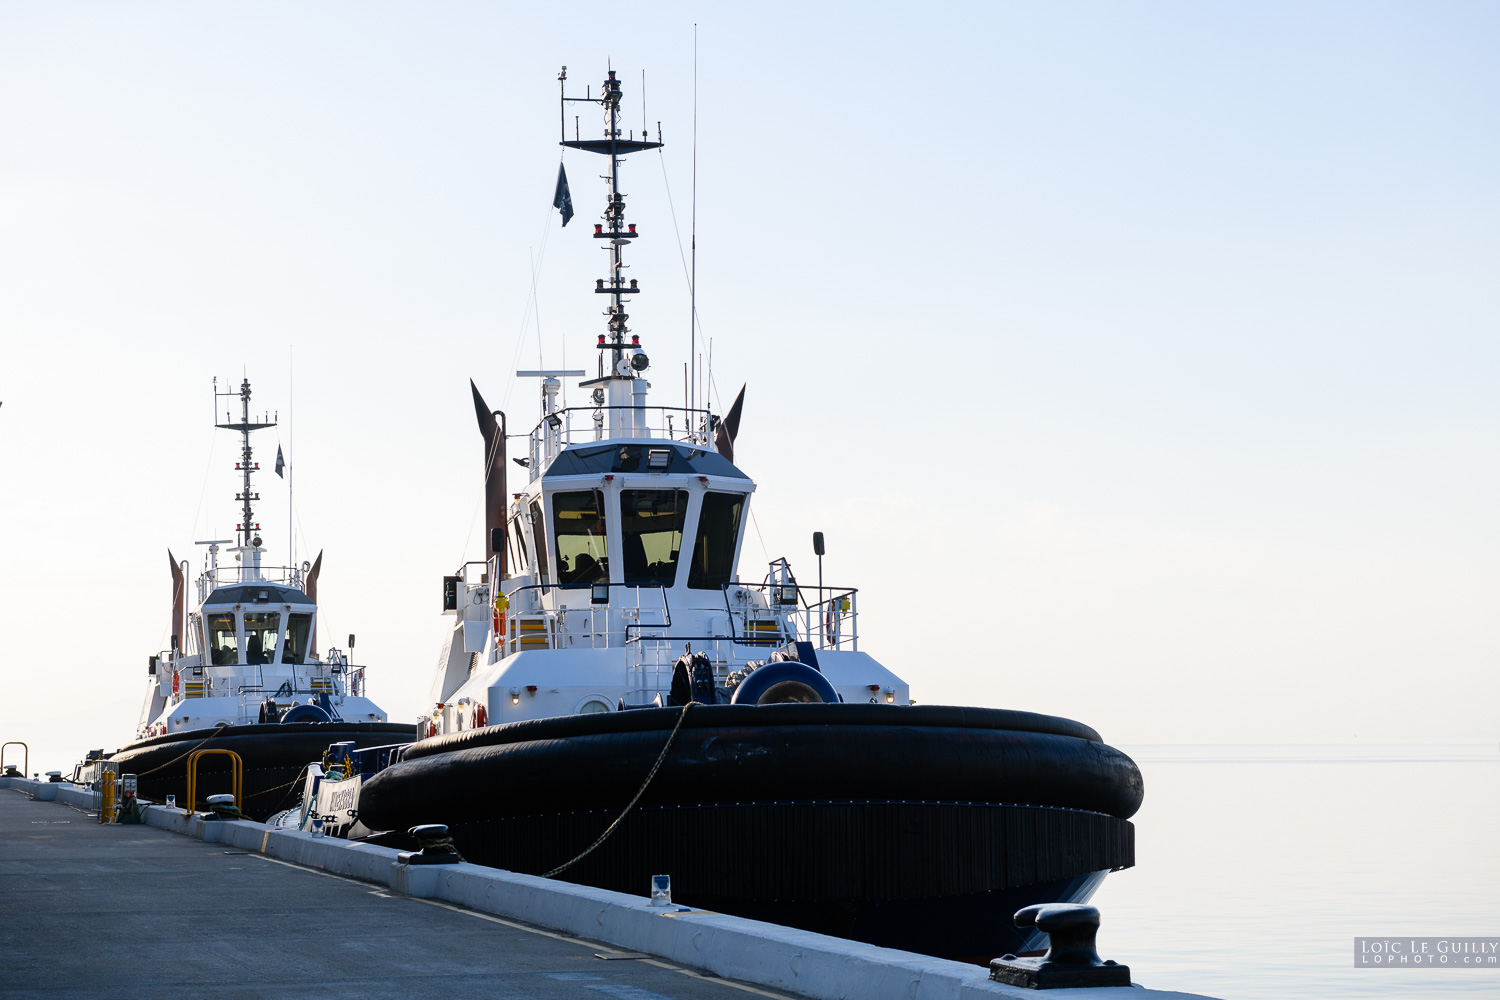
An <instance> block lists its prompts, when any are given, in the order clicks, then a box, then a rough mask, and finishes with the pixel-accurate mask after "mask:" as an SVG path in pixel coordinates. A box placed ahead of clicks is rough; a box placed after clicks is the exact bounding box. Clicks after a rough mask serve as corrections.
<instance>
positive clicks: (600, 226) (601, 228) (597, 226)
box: [594, 222, 635, 233]
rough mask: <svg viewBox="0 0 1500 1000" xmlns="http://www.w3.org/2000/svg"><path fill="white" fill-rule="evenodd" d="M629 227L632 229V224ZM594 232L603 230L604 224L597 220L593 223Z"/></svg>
mask: <svg viewBox="0 0 1500 1000" xmlns="http://www.w3.org/2000/svg"><path fill="white" fill-rule="evenodd" d="M631 228H632V229H633V228H635V227H634V226H632V227H631ZM594 232H596V233H602V232H604V226H603V225H601V224H600V223H597V222H596V223H594Z"/></svg>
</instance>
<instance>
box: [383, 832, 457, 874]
mask: <svg viewBox="0 0 1500 1000" xmlns="http://www.w3.org/2000/svg"><path fill="white" fill-rule="evenodd" d="M406 832H407V833H409V834H411V836H413V837H415V838H416V841H417V843H418V844H420V845H422V849H421V850H420V851H402V852H401V853H400V854H398V855H396V861H397V862H398V863H400V864H403V865H451V864H456V863H457V862H460V861H462V860H463V858H462V857H460V856H459V853H458V848H456V847H454V846H453V838H452V837H450V836H448V828H447V827H446V826H444V825H442V824H441V823H425V824H423V825H422V826H414V827H412V828H411V829H410V830H408V831H406Z"/></svg>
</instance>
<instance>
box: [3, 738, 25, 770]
mask: <svg viewBox="0 0 1500 1000" xmlns="http://www.w3.org/2000/svg"><path fill="white" fill-rule="evenodd" d="M6 747H20V748H21V777H23V778H24V777H26V776H27V775H28V774H30V773H31V747H29V746H27V745H26V744H25V743H22V742H21V741H20V740H11V741H10V742H9V743H6V744H5V745H4V746H0V773H3V772H4V771H5V748H6ZM11 766H12V767H14V766H15V765H11Z"/></svg>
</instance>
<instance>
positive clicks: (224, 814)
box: [203, 792, 245, 819]
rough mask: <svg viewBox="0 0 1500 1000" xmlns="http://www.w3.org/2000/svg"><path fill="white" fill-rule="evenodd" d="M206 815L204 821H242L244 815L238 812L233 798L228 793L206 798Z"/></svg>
mask: <svg viewBox="0 0 1500 1000" xmlns="http://www.w3.org/2000/svg"><path fill="white" fill-rule="evenodd" d="M208 810H209V811H208V815H206V816H204V817H203V818H204V819H244V818H245V814H244V813H242V812H240V811H239V808H238V807H236V806H235V804H234V796H233V795H232V794H230V793H229V792H223V793H221V794H219V795H210V796H209V797H208Z"/></svg>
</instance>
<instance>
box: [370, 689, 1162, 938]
mask: <svg viewBox="0 0 1500 1000" xmlns="http://www.w3.org/2000/svg"><path fill="white" fill-rule="evenodd" d="M678 717H679V712H678V710H676V709H665V710H644V711H634V712H625V713H618V714H612V715H609V716H603V717H600V716H584V717H571V718H560V719H548V720H539V721H536V722H525V723H515V724H510V725H505V726H496V727H492V728H490V729H483V730H473V731H469V732H466V733H462V734H455V735H452V736H447V737H441V738H438V739H433V740H425V741H422V742H420V743H416V744H413V745H412V746H410V747H408V748H407V749H406V751H405V752H404V753H403V756H402V760H401V762H399V763H397V764H395V765H393V766H391V767H389V768H387V769H385V770H383V771H381V772H380V773H378V774H376V775H374V776H373V777H371V778H370V779H369V780H368V781H367V782H366V783H365V785H364V788H363V789H362V792H361V795H360V803H359V815H360V821H361V823H362V824H363V825H364V826H366V827H368V828H369V829H372V830H386V831H397V832H399V831H402V830H405V829H407V828H409V827H411V826H415V825H418V824H421V823H445V824H447V825H448V827H449V830H450V833H451V835H452V836H453V838H454V841H455V843H456V844H457V846H458V848H459V850H460V851H461V852H462V853H463V855H464V856H465V858H467V859H468V860H470V861H474V862H477V863H480V864H486V865H491V866H494V867H499V868H505V869H509V870H511V871H519V872H527V873H531V874H543V873H546V872H548V871H550V870H552V869H554V868H556V867H558V866H559V865H562V864H564V863H565V862H567V861H569V860H570V859H572V858H574V857H575V856H576V855H578V854H579V853H581V852H584V851H585V850H586V849H587V848H588V847H589V845H590V844H592V843H593V842H594V841H595V839H596V838H597V837H598V836H599V835H600V834H601V833H602V832H603V831H604V830H605V829H606V828H608V826H609V825H610V823H611V822H613V821H614V820H615V818H616V817H617V816H619V815H620V813H621V811H622V810H624V809H625V807H626V806H627V805H628V804H629V802H630V801H631V799H632V798H633V797H634V796H635V795H636V793H637V791H638V790H640V788H641V786H642V784H643V782H644V781H645V779H646V777H647V775H648V774H649V773H650V772H651V770H652V767H653V765H654V764H655V762H656V760H657V759H658V757H659V756H660V755H661V751H662V748H663V746H664V745H665V743H666V739H667V737H668V735H669V734H670V733H671V731H672V727H673V726H674V725H675V724H676V723H677V721H678ZM1142 796H1143V786H1142V782H1141V776H1140V771H1139V770H1138V769H1137V768H1136V766H1135V764H1134V762H1133V761H1131V760H1130V758H1128V757H1127V756H1125V755H1124V754H1123V753H1120V752H1119V751H1117V750H1114V749H1113V748H1111V747H1108V746H1105V745H1104V744H1103V743H1101V742H1100V741H1099V737H1098V734H1097V733H1095V732H1094V731H1093V730H1091V729H1089V728H1088V727H1086V726H1081V725H1079V724H1077V723H1073V722H1069V721H1068V720H1065V719H1055V718H1051V717H1047V716H1040V715H1033V714H1031V713H1023V712H1006V711H998V710H987V709H967V708H944V707H937V706H932V707H929V706H922V707H896V706H884V705H778V706H764V707H748V706H695V707H693V708H692V709H691V710H690V711H689V714H688V716H687V717H686V718H685V719H684V720H683V724H682V728H681V730H680V731H679V732H678V734H677V736H676V738H675V740H674V742H673V744H672V747H671V750H670V751H669V753H668V754H667V756H666V757H665V758H664V759H663V762H662V765H661V768H660V770H659V771H658V772H657V773H656V775H655V777H654V778H653V779H652V780H651V781H650V783H649V784H648V785H647V786H646V788H645V791H644V792H643V793H642V794H641V796H640V799H639V801H638V803H637V804H636V805H635V806H634V807H633V808H632V809H631V811H630V812H629V814H628V815H627V816H626V817H625V819H624V820H623V821H622V822H621V823H620V824H619V826H618V827H616V829H615V831H614V832H613V834H612V835H611V836H610V837H609V838H608V839H607V840H605V841H604V843H603V844H601V845H600V846H598V847H597V848H596V849H595V850H593V851H592V852H591V853H589V854H587V856H586V857H584V858H583V859H582V860H579V861H578V862H577V863H575V864H574V865H573V866H571V867H570V868H568V869H567V870H566V871H564V872H563V873H561V874H560V876H559V877H560V878H563V879H566V880H568V881H573V882H578V883H581V884H585V885H592V886H597V887H599V888H605V889H613V890H617V891H622V892H628V893H632V894H644V893H645V892H646V891H647V887H648V885H649V880H650V876H652V875H657V874H670V875H671V876H672V889H673V898H674V900H675V901H679V902H682V903H685V904H687V905H692V906H697V907H701V908H705V909H712V910H718V911H721V912H726V913H733V914H737V915H741V916H746V917H753V918H757V919H766V920H771V921H774V922H776V923H780V924H785V925H788V926H793V927H800V928H804V929H808V930H816V931H820V932H824V933H830V934H836V935H838V936H841V937H847V938H852V939H855V940H861V941H867V942H870V943H872V944H879V945H883V946H888V947H897V948H903V949H906V950H911V951H918V952H922V953H925V954H932V955H939V956H942V957H947V958H957V959H964V960H983V961H988V960H989V959H990V958H993V957H995V956H996V955H999V954H1002V953H1005V952H1018V951H1021V950H1025V949H1026V947H1027V942H1026V941H1025V940H1023V939H1022V938H1023V936H1022V935H1020V934H1019V933H1018V932H1017V931H1016V930H1015V928H1014V927H1013V926H1012V924H1011V916H1012V915H1013V914H1014V913H1015V911H1016V910H1017V909H1020V908H1021V907H1022V906H1026V905H1029V904H1031V903H1042V902H1061V901H1067V902H1082V901H1084V900H1086V899H1087V898H1088V897H1089V895H1091V894H1092V893H1093V891H1094V889H1095V888H1096V887H1097V886H1098V884H1099V882H1100V881H1101V880H1102V878H1103V876H1104V874H1105V873H1107V872H1108V871H1110V870H1113V869H1117V868H1123V867H1128V866H1130V865H1132V864H1134V860H1135V841H1134V828H1133V827H1132V826H1131V824H1130V823H1129V821H1128V817H1129V816H1131V815H1133V814H1134V812H1135V811H1136V810H1137V809H1138V808H1139V806H1140V803H1141V799H1142Z"/></svg>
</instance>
